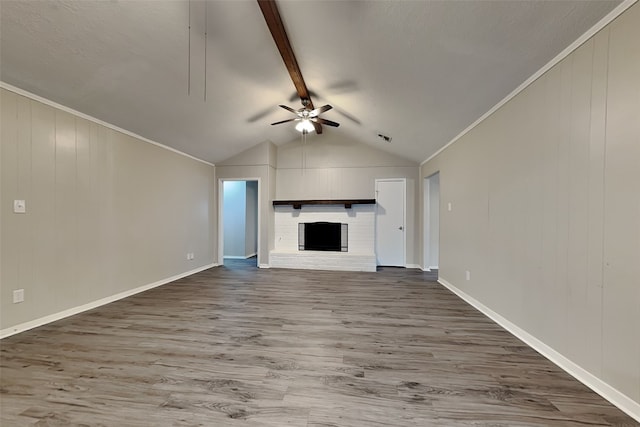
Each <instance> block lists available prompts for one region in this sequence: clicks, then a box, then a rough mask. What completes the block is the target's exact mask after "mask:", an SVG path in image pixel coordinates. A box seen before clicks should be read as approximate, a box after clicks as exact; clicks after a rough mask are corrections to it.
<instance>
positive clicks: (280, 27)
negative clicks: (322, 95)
mask: <svg viewBox="0 0 640 427" xmlns="http://www.w3.org/2000/svg"><path fill="white" fill-rule="evenodd" d="M258 6H260V10H261V11H262V15H263V16H264V20H265V21H266V23H267V27H269V31H270V32H271V36H272V37H273V41H274V42H275V43H276V46H277V48H278V51H280V56H281V57H282V60H283V61H284V65H285V67H287V71H289V76H291V80H292V81H293V85H294V86H295V87H296V92H298V96H299V97H300V99H302V100H305V99H306V100H308V101H309V102H308V104H307V105H306V107H308V108H309V109H311V110H313V109H314V107H313V103H312V102H311V96H310V95H309V90H308V89H307V85H306V83H305V82H304V78H303V77H302V71H300V67H299V66H298V61H297V60H296V56H295V54H294V53H293V48H292V47H291V43H290V42H289V37H288V36H287V31H286V30H285V28H284V24H283V23H282V17H281V16H280V12H279V11H278V5H277V3H276V1H275V0H258Z"/></svg>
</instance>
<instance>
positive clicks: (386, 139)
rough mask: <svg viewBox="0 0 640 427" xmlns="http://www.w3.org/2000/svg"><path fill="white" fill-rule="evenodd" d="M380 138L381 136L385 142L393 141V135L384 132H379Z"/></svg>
mask: <svg viewBox="0 0 640 427" xmlns="http://www.w3.org/2000/svg"><path fill="white" fill-rule="evenodd" d="M378 138H380V139H381V140H383V141H384V142H391V137H390V136H387V135H384V134H382V133H378Z"/></svg>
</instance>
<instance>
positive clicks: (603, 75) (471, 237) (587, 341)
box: [421, 3, 640, 419]
mask: <svg viewBox="0 0 640 427" xmlns="http://www.w3.org/2000/svg"><path fill="white" fill-rule="evenodd" d="M638 40H640V4H637V3H636V4H635V5H633V6H631V7H630V8H629V9H627V10H626V11H625V12H624V13H622V14H621V15H620V16H619V17H618V18H616V19H615V20H614V21H612V22H611V23H610V24H609V25H608V26H606V27H605V28H604V29H602V30H601V31H600V32H598V33H597V34H596V35H595V36H594V37H592V38H591V39H589V40H587V41H586V42H585V43H583V44H582V45H581V46H580V47H579V48H577V49H576V50H574V51H573V52H572V53H571V54H569V55H568V56H567V57H566V58H564V59H563V60H562V61H560V62H559V63H558V64H556V65H555V66H554V67H552V68H550V69H549V70H548V71H547V72H546V73H544V74H543V75H542V76H540V77H539V78H538V79H537V80H536V81H535V82H533V83H531V84H530V85H529V86H528V87H527V88H526V89H524V90H523V91H521V92H520V93H519V94H518V95H516V96H515V97H513V98H511V99H510V100H509V101H508V102H507V103H505V104H504V105H502V106H501V107H500V108H499V109H497V110H496V111H495V112H494V113H492V114H491V115H490V116H488V117H487V118H486V119H485V120H483V121H482V122H480V123H479V124H478V125H477V126H476V127H474V128H473V129H471V130H470V131H469V132H467V133H466V134H465V135H463V136H462V137H460V138H459V139H458V140H457V141H456V142H455V143H454V144H452V145H450V146H449V147H448V148H447V149H446V150H444V151H442V152H441V153H440V154H438V155H437V156H436V157H434V158H433V159H431V160H430V161H429V162H427V163H425V164H424V165H423V167H422V170H421V177H422V178H424V177H428V176H430V175H431V174H432V173H434V172H436V171H439V172H440V175H441V188H440V190H441V198H442V202H443V209H441V214H442V217H441V235H440V238H441V244H440V270H439V276H440V277H441V278H442V279H443V281H444V282H445V283H449V284H451V285H452V286H453V287H455V288H457V289H458V290H459V291H461V292H462V293H464V294H466V295H467V296H469V297H470V298H471V299H473V300H474V301H476V302H477V303H478V304H479V305H480V306H482V307H485V308H486V309H487V312H489V313H490V314H491V313H493V314H495V315H496V316H495V318H496V319H503V320H505V321H506V323H508V324H509V325H511V326H509V327H513V330H514V332H515V333H521V332H524V334H526V336H528V337H530V338H527V339H529V340H530V341H529V342H531V343H533V344H534V345H540V350H541V351H543V352H545V353H546V354H549V355H550V357H552V358H554V360H556V362H557V363H559V364H560V365H561V366H564V367H565V368H566V369H568V370H569V371H571V372H573V373H574V374H575V375H577V376H578V377H579V378H581V379H582V380H583V381H585V382H586V383H588V384H591V385H592V386H594V388H595V389H596V390H598V391H599V392H601V393H603V394H604V395H606V396H608V397H609V398H611V399H613V400H614V401H615V402H614V403H616V404H618V405H620V407H621V408H623V409H625V410H627V411H629V412H630V413H633V414H635V416H636V418H639V419H640V187H639V186H640V44H639V43H638ZM483 153H484V154H483ZM483 171H487V172H486V174H487V176H488V182H487V185H486V187H485V186H484V185H483V182H482V176H483ZM482 200H486V202H487V210H486V214H485V212H483V210H482V204H483V202H482ZM449 202H452V203H453V209H452V211H448V209H447V203H449ZM484 233H486V235H484ZM483 245H487V247H488V250H483ZM479 265H486V266H487V274H486V275H483V274H480V275H478V274H474V269H476V268H477V266H479ZM470 268H471V280H470V281H468V280H465V271H466V270H467V271H468V270H469V269H470ZM493 314H492V315H493ZM500 321H502V320H500Z"/></svg>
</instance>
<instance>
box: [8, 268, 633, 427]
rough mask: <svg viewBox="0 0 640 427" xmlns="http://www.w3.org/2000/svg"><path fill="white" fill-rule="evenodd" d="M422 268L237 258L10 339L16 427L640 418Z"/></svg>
mask: <svg viewBox="0 0 640 427" xmlns="http://www.w3.org/2000/svg"><path fill="white" fill-rule="evenodd" d="M432 280H433V276H431V275H429V274H428V273H422V272H419V271H415V270H404V269H391V268H387V269H381V271H379V272H377V273H351V272H349V273H344V272H324V271H295V270H275V269H271V270H259V269H257V268H256V267H255V266H252V265H250V264H249V263H246V262H243V261H236V262H230V263H228V264H226V265H225V266H224V267H218V268H213V269H210V270H207V271H204V272H201V273H198V274H196V275H193V276H191V277H188V278H185V279H182V280H178V281H176V282H174V283H171V284H168V285H165V286H162V287H160V288H156V289H153V290H150V291H148V292H145V293H143V294H138V295H136V296H133V297H130V298H127V299H124V300H121V301H118V302H115V303H112V304H109V305H107V306H104V307H100V308H97V309H95V310H92V311H90V312H86V313H83V314H80V315H77V316H74V317H71V318H68V319H64V320H61V321H59V322H56V323H53V324H50V325H47V326H44V327H41V328H38V329H35V330H32V331H28V332H25V333H22V334H20V335H16V336H13V337H10V338H7V339H5V340H3V341H2V342H1V344H0V345H1V365H0V399H1V401H0V410H1V418H0V421H1V422H0V424H1V425H2V426H3V427H8V426H30V425H34V426H62V425H83V426H285V425H288V426H307V427H321V426H322V427H329V426H340V427H342V426H345V427H348V426H371V427H379V426H470V425H472V426H637V425H638V423H636V422H635V421H633V420H632V419H631V418H629V417H628V416H626V415H625V414H623V413H622V412H621V411H619V410H618V409H616V408H615V407H613V406H612V405H610V404H609V403H607V402H606V401H605V400H604V399H602V398H601V397H599V396H598V395H596V394H595V393H593V392H592V391H590V390H589V389H587V388H586V387H585V386H584V385H582V384H580V383H579V382H578V381H576V380H574V379H573V378H571V377H570V376H569V375H567V374H566V373H564V372H563V371H561V370H560V369H559V368H557V367H556V366H555V365H553V364H552V363H551V362H549V361H547V360H546V359H544V358H543V357H542V356H540V355H539V354H537V353H536V352H535V351H533V350H532V349H530V348H529V347H527V346H526V345H524V344H523V343H522V342H520V341H519V340H517V339H516V338H514V337H513V336H511V335H510V334H509V333H507V332H505V331H504V330H502V329H501V328H500V327H499V326H497V325H496V324H494V323H493V322H492V321H490V320H488V319H487V318H486V317H484V316H483V315H482V314H480V313H479V312H477V311H476V310H475V309H473V308H472V307H470V306H468V305H467V304H466V303H464V302H463V301H461V300H460V299H459V298H457V297H456V296H455V295H453V294H452V293H450V292H449V291H448V290H446V289H445V288H443V287H442V286H440V285H439V284H437V283H435V282H433V281H432Z"/></svg>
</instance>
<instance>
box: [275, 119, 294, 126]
mask: <svg viewBox="0 0 640 427" xmlns="http://www.w3.org/2000/svg"><path fill="white" fill-rule="evenodd" d="M296 120H300V119H287V120H281V121H279V122H275V123H271V126H273V125H280V124H282V123H288V122H293V121H296Z"/></svg>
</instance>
